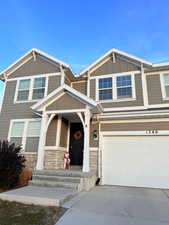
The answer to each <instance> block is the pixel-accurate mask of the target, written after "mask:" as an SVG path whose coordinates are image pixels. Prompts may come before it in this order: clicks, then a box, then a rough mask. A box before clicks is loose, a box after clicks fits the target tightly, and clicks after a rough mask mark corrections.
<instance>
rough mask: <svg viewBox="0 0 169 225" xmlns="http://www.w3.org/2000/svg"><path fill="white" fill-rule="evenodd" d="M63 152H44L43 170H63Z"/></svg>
mask: <svg viewBox="0 0 169 225" xmlns="http://www.w3.org/2000/svg"><path fill="white" fill-rule="evenodd" d="M64 152H65V151H63V150H45V159H44V161H45V162H44V168H45V169H48V170H56V169H63V157H64Z"/></svg>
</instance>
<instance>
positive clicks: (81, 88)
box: [72, 81, 87, 95]
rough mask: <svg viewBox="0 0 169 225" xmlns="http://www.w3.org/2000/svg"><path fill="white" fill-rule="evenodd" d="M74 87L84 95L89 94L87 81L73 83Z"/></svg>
mask: <svg viewBox="0 0 169 225" xmlns="http://www.w3.org/2000/svg"><path fill="white" fill-rule="evenodd" d="M72 84H73V85H72V87H73V88H74V89H76V90H77V91H79V92H81V93H83V94H85V95H86V94H87V82H86V81H82V82H73V83H72Z"/></svg>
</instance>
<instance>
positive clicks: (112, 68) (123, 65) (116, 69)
mask: <svg viewBox="0 0 169 225" xmlns="http://www.w3.org/2000/svg"><path fill="white" fill-rule="evenodd" d="M136 70H140V68H139V67H138V66H135V65H133V64H132V63H129V62H126V61H124V60H122V59H119V58H118V57H116V63H113V61H112V59H109V60H108V61H107V62H106V63H104V64H103V65H102V66H100V67H99V68H98V69H97V70H95V71H94V72H93V73H91V75H90V76H100V75H105V74H112V73H122V72H129V71H136Z"/></svg>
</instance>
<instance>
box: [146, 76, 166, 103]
mask: <svg viewBox="0 0 169 225" xmlns="http://www.w3.org/2000/svg"><path fill="white" fill-rule="evenodd" d="M146 79H147V89H148V101H149V104H162V103H169V100H163V99H162V92H161V82H160V74H157V75H147V77H146Z"/></svg>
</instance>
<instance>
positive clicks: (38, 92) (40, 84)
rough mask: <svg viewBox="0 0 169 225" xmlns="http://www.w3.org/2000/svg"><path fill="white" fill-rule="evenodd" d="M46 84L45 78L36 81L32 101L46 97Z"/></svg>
mask: <svg viewBox="0 0 169 225" xmlns="http://www.w3.org/2000/svg"><path fill="white" fill-rule="evenodd" d="M45 83H46V79H45V77H38V78H35V79H34V85H33V96H32V99H40V98H43V97H44V95H45V87H46V84H45Z"/></svg>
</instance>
